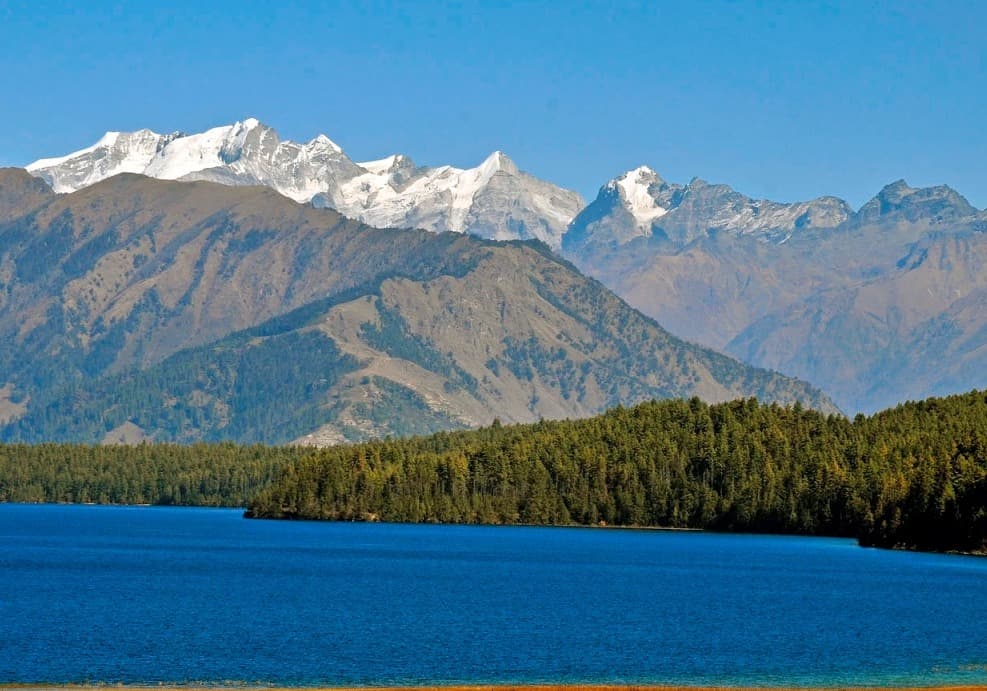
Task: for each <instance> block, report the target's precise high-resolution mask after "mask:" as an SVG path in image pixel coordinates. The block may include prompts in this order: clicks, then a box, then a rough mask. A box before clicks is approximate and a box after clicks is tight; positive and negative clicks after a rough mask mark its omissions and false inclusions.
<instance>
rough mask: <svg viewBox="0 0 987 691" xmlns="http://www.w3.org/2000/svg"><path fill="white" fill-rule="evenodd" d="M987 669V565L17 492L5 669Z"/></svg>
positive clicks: (733, 538)
mask: <svg viewBox="0 0 987 691" xmlns="http://www.w3.org/2000/svg"><path fill="white" fill-rule="evenodd" d="M3 681H17V682H67V681H75V682H80V681H92V682H97V681H100V682H125V683H139V682H144V683H151V682H159V681H160V682H189V681H205V682H221V681H237V682H259V683H279V684H287V685H305V684H332V685H348V684H434V683H446V682H448V683H452V682H519V681H524V682H540V681H541V682H595V681H607V682H668V683H690V684H757V685H778V684H800V685H801V684H805V685H813V684H851V683H852V684H877V685H881V684H895V683H921V684H932V683H947V682H984V681H987V559H978V558H973V557H959V556H941V555H928V554H910V553H899V552H886V551H879V550H870V549H862V548H860V547H857V546H856V544H855V543H854V542H852V541H849V540H832V539H818V538H817V539H809V538H790V537H765V536H747V535H714V534H702V533H667V532H657V531H631V530H627V531H624V530H594V529H562V528H500V527H498V528H485V527H456V526H415V525H380V524H340V523H288V522H270V521H248V520H245V519H243V518H241V514H240V512H239V511H229V510H218V509H165V508H149V507H141V508H137V507H135V508H123V507H95V506H31V505H0V682H3Z"/></svg>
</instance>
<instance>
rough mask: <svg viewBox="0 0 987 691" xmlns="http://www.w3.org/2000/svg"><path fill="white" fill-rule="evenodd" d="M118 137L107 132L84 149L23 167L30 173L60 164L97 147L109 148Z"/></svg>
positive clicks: (118, 134)
mask: <svg viewBox="0 0 987 691" xmlns="http://www.w3.org/2000/svg"><path fill="white" fill-rule="evenodd" d="M119 137H120V133H119V132H107V133H106V134H104V135H103V136H102V137H100V138H99V140H98V141H97V142H96V143H95V144H93V145H91V146H87V147H86V148H84V149H79V150H78V151H73V152H72V153H70V154H67V155H65V156H57V157H54V158H40V159H38V160H37V161H35V162H34V163H29V164H28V165H26V166H24V169H25V170H27V171H28V172H29V173H31V172H34V171H36V170H41V169H42V168H51V167H53V166H60V165H62V164H63V163H65V162H66V161H70V160H72V159H73V158H78V157H79V156H85V155H86V154H90V153H92V152H93V151H97V150H98V149H106V148H109V147H111V146H113V145H114V144H116V142H117V139H119Z"/></svg>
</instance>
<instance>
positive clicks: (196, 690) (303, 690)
mask: <svg viewBox="0 0 987 691" xmlns="http://www.w3.org/2000/svg"><path fill="white" fill-rule="evenodd" d="M7 689H9V690H10V691H71V690H74V689H99V690H100V691H145V690H148V689H155V690H156V691H987V684H945V685H931V686H841V685H831V686H828V685H822V686H784V685H782V686H690V685H682V684H475V685H469V684H468V685H456V684H453V685H423V686H263V685H257V684H223V683H217V684H212V685H208V684H203V683H202V682H196V683H193V684H188V685H183V684H155V683H149V684H100V683H93V684H74V683H68V684H20V683H16V684H4V683H0V691H3V690H7Z"/></svg>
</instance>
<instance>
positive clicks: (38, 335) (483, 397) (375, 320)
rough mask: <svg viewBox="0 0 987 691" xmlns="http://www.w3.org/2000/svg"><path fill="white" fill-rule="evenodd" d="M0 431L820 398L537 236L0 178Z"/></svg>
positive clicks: (160, 429) (120, 184)
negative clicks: (607, 281) (382, 225)
mask: <svg viewBox="0 0 987 691" xmlns="http://www.w3.org/2000/svg"><path fill="white" fill-rule="evenodd" d="M0 344H2V347H0V437H2V438H4V439H8V440H12V439H19V440H28V441H40V440H47V439H51V440H84V441H119V440H126V441H135V440H138V439H145V438H150V439H156V440H180V441H194V440H198V439H210V440H215V439H236V440H239V441H267V442H287V441H292V440H299V441H303V442H310V443H330V442H339V441H345V440H355V439H363V438H368V437H375V436H383V435H387V434H408V433H417V432H429V431H435V430H439V429H450V428H459V427H469V426H475V425H480V424H487V423H490V422H491V421H492V420H493V419H494V418H495V417H499V418H500V419H501V420H503V421H504V422H511V421H534V420H538V419H539V418H542V417H545V418H562V417H579V416H586V415H590V414H593V413H596V412H599V411H602V410H604V409H606V408H609V407H612V406H614V405H618V404H629V403H633V402H636V401H640V400H643V399H649V398H652V397H658V398H665V397H672V396H674V397H682V396H685V397H689V396H699V397H701V398H703V399H706V400H714V401H719V400H724V399H729V398H735V397H738V396H757V397H759V398H761V399H764V400H774V401H779V402H782V403H793V402H795V401H801V402H802V403H803V404H804V405H806V406H811V407H816V408H819V409H822V410H828V411H835V410H836V408H835V407H834V406H833V404H832V403H831V402H830V401H829V399H827V398H826V397H825V396H824V395H822V394H821V393H820V392H819V391H818V390H816V389H814V388H813V387H811V386H809V385H807V384H805V383H804V382H799V381H796V380H793V379H790V378H788V377H785V376H782V375H780V374H777V373H775V372H769V371H765V370H760V369H756V368H753V367H750V366H748V365H744V364H742V363H740V362H738V361H737V360H735V359H732V358H730V357H727V356H724V355H721V354H719V353H716V352H713V351H711V350H709V349H706V348H703V347H700V346H697V345H694V344H691V343H686V342H684V341H681V340H679V339H677V338H675V337H674V336H672V335H670V334H669V333H668V332H666V331H665V330H664V329H662V328H661V327H660V326H658V324H656V323H655V322H654V321H653V320H651V319H650V318H648V317H646V316H644V315H642V314H641V313H639V312H638V311H636V310H634V309H632V308H631V307H629V306H628V305H627V304H626V303H624V302H623V301H621V300H620V299H619V298H618V297H617V296H615V295H614V294H613V293H611V292H610V291H609V290H607V289H606V288H605V287H604V286H603V285H601V284H600V283H598V282H596V281H594V280H592V279H588V278H586V277H584V276H583V275H582V274H580V273H579V272H578V271H577V270H576V269H575V268H574V267H573V266H572V265H571V264H569V263H568V262H565V261H563V260H561V259H560V258H558V257H556V256H555V255H553V254H552V253H551V252H550V251H549V250H548V249H547V248H546V247H545V246H544V245H541V244H539V243H533V242H532V243H522V242H514V243H494V242H490V241H486V240H481V239H478V238H473V237H470V236H466V235H459V234H453V233H441V234H435V233H430V232H426V231H421V230H386V229H375V228H372V227H369V226H367V225H364V224H361V223H359V222H357V221H352V220H348V219H346V218H345V217H343V216H341V215H340V214H338V213H337V212H335V211H332V210H329V209H319V208H315V207H313V206H312V205H310V204H298V203H296V202H294V201H292V200H290V199H288V198H286V197H284V196H282V195H280V194H278V193H276V192H274V191H273V190H271V189H267V188H265V187H231V186H224V185H218V184H215V183H210V182H201V181H199V182H171V181H161V180H155V179H151V178H148V177H144V176H139V175H133V174H121V175H117V176H114V177H112V178H110V179H108V180H104V181H102V182H99V183H96V184H94V185H91V186H88V187H86V188H85V189H82V190H80V191H77V192H72V193H69V194H61V195H57V194H55V193H53V192H52V191H51V190H50V189H49V188H48V186H47V185H46V184H45V183H44V182H43V181H42V180H39V179H37V178H34V177H31V176H30V175H28V174H27V173H26V172H25V171H23V170H20V169H5V170H0Z"/></svg>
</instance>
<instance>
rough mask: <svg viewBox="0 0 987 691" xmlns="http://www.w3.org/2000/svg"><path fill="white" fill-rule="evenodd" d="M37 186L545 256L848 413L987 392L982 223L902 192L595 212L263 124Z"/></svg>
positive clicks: (91, 161)
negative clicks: (491, 243)
mask: <svg viewBox="0 0 987 691" xmlns="http://www.w3.org/2000/svg"><path fill="white" fill-rule="evenodd" d="M28 170H29V171H30V172H32V174H34V175H36V176H39V177H41V178H43V179H44V180H46V181H48V182H49V183H50V184H51V185H52V187H53V188H54V190H55V191H56V192H67V191H72V190H78V189H81V188H83V187H85V186H87V185H90V184H92V183H94V182H96V181H98V180H102V179H105V178H107V177H109V176H112V175H114V174H116V173H119V172H136V173H142V174H144V175H148V176H151V177H159V178H165V179H180V180H211V181H214V182H220V183H224V184H232V185H247V184H250V185H252V184H263V185H267V186H270V187H273V188H274V189H276V190H278V191H279V192H281V193H282V194H284V195H285V196H288V197H290V198H292V199H294V200H296V201H303V202H311V203H312V204H313V205H315V206H329V207H332V208H334V209H337V210H338V211H340V213H342V214H344V215H345V216H348V217H352V218H356V219H359V220H361V221H363V222H365V223H368V224H369V225H373V226H376V227H419V228H424V229H427V230H432V231H443V230H451V231H455V232H465V233H470V234H474V235H478V236H480V237H484V238H491V239H497V240H516V239H529V238H534V239H539V240H542V241H544V242H545V243H546V244H548V245H549V246H550V247H551V248H552V249H554V250H556V251H559V252H561V254H562V255H563V256H564V257H566V258H567V259H569V260H570V261H572V262H573V263H574V264H575V265H576V266H577V267H578V268H579V269H580V270H582V271H584V272H586V273H587V274H588V275H590V276H593V277H596V278H598V279H599V280H600V281H602V282H603V283H604V284H605V285H606V286H608V287H609V288H611V289H612V290H614V291H615V292H616V293H617V294H618V295H620V296H621V297H623V298H624V299H625V300H627V301H628V302H629V303H630V304H631V305H632V306H634V307H636V308H638V309H640V310H641V311H642V312H644V313H645V314H647V315H649V316H651V317H654V318H655V319H657V320H658V321H659V322H660V323H661V324H662V325H664V326H666V327H667V328H669V329H670V330H671V332H672V333H675V334H677V335H679V336H681V337H684V338H686V339H689V340H692V341H695V342H697V343H701V344H704V345H707V346H710V347H713V348H715V349H718V350H721V351H724V352H727V353H729V354H731V355H734V356H735V357H738V358H741V359H743V360H746V361H748V362H751V363H753V364H755V365H758V366H761V367H767V368H771V369H775V370H779V371H782V372H786V373H789V374H793V375H797V376H799V377H801V378H804V379H806V380H808V381H811V382H812V383H813V384H815V385H817V386H819V387H821V388H823V389H824V390H825V391H827V392H828V393H830V394H831V395H832V396H833V397H834V399H835V400H836V402H837V403H838V404H839V405H840V407H841V408H842V409H843V410H845V411H847V412H850V413H853V412H857V411H860V410H863V411H871V410H876V409H879V408H883V407H886V406H889V405H893V404H894V403H897V402H900V401H903V400H905V399H909V398H922V397H926V396H930V395H943V394H947V393H951V392H955V391H959V390H965V389H969V388H971V387H974V386H977V387H987V374H984V373H987V293H985V287H987V286H985V283H987V273H985V272H983V271H982V269H981V267H982V266H983V261H984V258H985V257H987V246H985V244H984V243H987V233H985V232H984V230H985V228H987V212H984V211H980V210H977V209H975V208H973V207H972V206H971V205H970V204H969V203H968V202H967V201H966V200H965V199H964V198H963V197H962V196H960V195H959V194H958V193H956V192H955V191H953V190H951V189H950V188H948V187H934V188H928V189H913V188H910V187H908V185H906V184H905V183H904V182H902V181H899V182H897V183H894V184H892V185H889V186H888V187H886V188H885V189H884V190H882V191H881V192H880V194H878V196H876V197H875V198H874V199H872V200H871V201H870V202H868V203H867V204H865V205H864V206H863V207H862V208H860V209H859V210H857V211H854V210H853V209H852V208H850V207H849V205H847V203H846V202H844V201H842V200H840V199H837V198H835V197H821V198H819V199H814V200H811V201H807V202H797V203H792V204H784V203H778V202H772V201H767V200H755V199H751V198H749V197H747V196H745V195H743V194H741V193H739V192H737V191H735V190H733V189H731V188H730V187H728V186H726V185H719V184H709V183H706V182H704V181H702V180H699V179H694V180H692V181H691V182H689V183H688V184H687V185H680V184H674V183H669V182H666V181H665V180H663V179H662V178H661V177H660V176H659V175H658V174H657V173H656V172H654V171H653V170H651V169H650V168H647V167H641V168H637V169H635V170H632V171H629V172H627V173H625V174H623V175H621V176H619V177H617V178H615V179H613V180H611V181H610V182H608V183H606V184H605V185H603V187H602V188H601V189H600V192H599V195H598V196H597V198H596V199H595V200H594V201H593V202H592V203H590V204H589V205H588V206H584V204H583V201H582V200H581V199H580V198H579V196H578V195H577V194H575V193H574V192H569V191H566V190H563V189H561V188H558V187H555V186H554V185H551V184H550V183H547V182H543V181H540V180H537V179H535V178H533V177H531V176H529V175H526V174H525V173H522V172H520V171H519V170H518V168H517V167H516V166H515V165H514V164H513V163H512V162H511V161H510V160H509V159H508V158H507V157H506V156H504V155H503V154H501V153H499V152H498V153H495V154H493V155H491V156H490V157H489V158H488V159H487V160H486V161H484V162H483V164H481V165H480V166H478V167H477V168H473V169H469V170H460V169H456V168H452V167H449V166H442V167H438V168H417V167H415V166H414V165H413V164H412V163H411V161H410V160H409V159H407V158H406V157H403V156H400V155H395V156H391V157H388V158H387V159H383V160H381V161H372V162H365V163H354V162H353V161H351V160H350V159H349V158H348V157H347V156H346V155H345V154H344V153H343V152H342V150H341V149H340V148H339V147H338V146H336V145H335V144H333V143H332V141H330V140H329V139H328V138H326V137H324V136H319V137H316V138H315V139H313V140H312V141H310V142H309V143H307V144H295V143H292V142H286V141H281V140H280V138H279V137H278V136H277V134H276V133H275V132H274V130H272V129H271V128H269V127H266V126H264V125H262V124H260V123H258V122H257V121H256V120H245V121H243V122H241V123H236V124H234V125H231V126H229V127H220V128H215V129H213V130H209V131H208V132H205V133H202V134H195V135H183V134H180V133H178V134H171V135H158V134H155V133H153V132H150V131H147V130H142V131H140V132H135V133H108V134H107V135H106V136H104V137H103V138H102V139H101V140H100V141H99V142H98V143H97V144H95V145H94V146H92V147H89V148H87V149H83V150H82V151H79V152H76V153H74V154H70V155H68V156H65V157H62V158H57V159H46V160H42V161H37V162H35V163H33V164H31V165H30V166H28Z"/></svg>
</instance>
